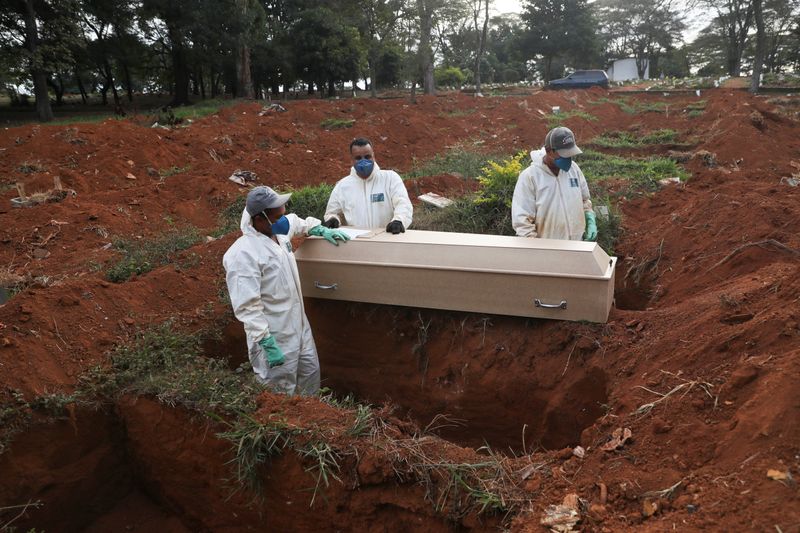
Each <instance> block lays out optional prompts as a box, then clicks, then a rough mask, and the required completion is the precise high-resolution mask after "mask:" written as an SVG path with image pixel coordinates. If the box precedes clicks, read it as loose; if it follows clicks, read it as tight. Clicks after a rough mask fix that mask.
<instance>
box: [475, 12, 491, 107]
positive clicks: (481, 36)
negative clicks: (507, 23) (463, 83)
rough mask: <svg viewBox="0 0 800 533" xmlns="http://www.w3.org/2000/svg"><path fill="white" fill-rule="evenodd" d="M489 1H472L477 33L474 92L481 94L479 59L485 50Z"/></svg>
mask: <svg viewBox="0 0 800 533" xmlns="http://www.w3.org/2000/svg"><path fill="white" fill-rule="evenodd" d="M489 1H490V0H474V1H473V11H472V14H473V15H472V16H473V22H474V24H475V33H477V34H478V38H477V39H478V42H477V53H476V54H475V69H474V74H475V94H476V95H480V94H481V61H482V60H483V52H484V51H485V50H486V34H487V32H488V30H489ZM481 5H483V8H484V17H483V30H481V31H479V29H478V17H479V16H480V12H481Z"/></svg>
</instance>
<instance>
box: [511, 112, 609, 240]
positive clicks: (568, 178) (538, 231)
mask: <svg viewBox="0 0 800 533" xmlns="http://www.w3.org/2000/svg"><path fill="white" fill-rule="evenodd" d="M580 153H582V151H581V149H580V148H578V146H577V144H576V143H575V135H574V134H573V133H572V131H571V130H570V129H569V128H564V127H558V128H553V129H552V130H550V131H549V132H548V133H547V136H546V137H545V140H544V147H543V148H540V149H539V150H536V151H533V152H531V164H530V166H529V167H528V168H526V169H525V170H523V171H522V173H520V175H519V178H517V185H516V187H515V188H514V196H513V198H512V200H511V225H512V227H513V228H514V231H515V232H516V234H517V235H519V236H521V237H539V238H542V239H565V240H574V241H579V240H581V239H583V240H585V241H595V240H597V221H596V219H595V214H594V211H593V210H592V200H591V197H590V195H589V185H588V184H587V183H586V178H585V177H584V175H583V172H581V169H580V167H579V166H578V164H577V163H575V162H573V161H572V158H573V157H575V156H576V155H578V154H580Z"/></svg>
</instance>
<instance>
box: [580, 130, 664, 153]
mask: <svg viewBox="0 0 800 533" xmlns="http://www.w3.org/2000/svg"><path fill="white" fill-rule="evenodd" d="M677 140H678V132H677V131H675V130H670V129H661V130H655V131H651V132H649V133H646V134H644V135H641V134H636V133H631V132H627V131H611V132H607V133H603V134H602V135H600V136H598V137H595V138H594V139H592V140H591V141H590V142H589V144H593V145H596V146H602V147H604V148H639V147H642V146H649V145H655V144H674V143H676V142H677Z"/></svg>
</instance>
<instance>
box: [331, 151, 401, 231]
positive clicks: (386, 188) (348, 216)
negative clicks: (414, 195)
mask: <svg viewBox="0 0 800 533" xmlns="http://www.w3.org/2000/svg"><path fill="white" fill-rule="evenodd" d="M413 212H414V210H413V208H412V207H411V200H409V199H408V191H406V187H405V185H403V180H402V179H401V178H400V175H399V174H397V172H395V171H393V170H381V169H380V167H378V164H377V163H375V168H374V169H373V170H372V174H370V176H369V178H367V179H362V178H360V177H359V176H358V174H356V170H355V168H352V167H351V168H350V175H349V176H345V177H344V178H342V179H340V180H339V181H338V183H336V186H335V187H334V188H333V192H331V197H330V198H329V199H328V207H327V208H326V209H325V220H328V219H331V218H336V219H338V220H339V223H340V224H342V225H343V226H354V227H357V228H365V229H372V228H381V229H383V228H385V227H386V225H387V224H389V222H391V221H393V220H399V221H400V222H402V223H403V226H404V227H406V228H408V227H409V226H410V225H411V218H412V215H413Z"/></svg>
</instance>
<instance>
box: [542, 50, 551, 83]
mask: <svg viewBox="0 0 800 533" xmlns="http://www.w3.org/2000/svg"><path fill="white" fill-rule="evenodd" d="M552 67H553V56H544V82H545V83H549V82H550V74H551V69H552Z"/></svg>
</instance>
